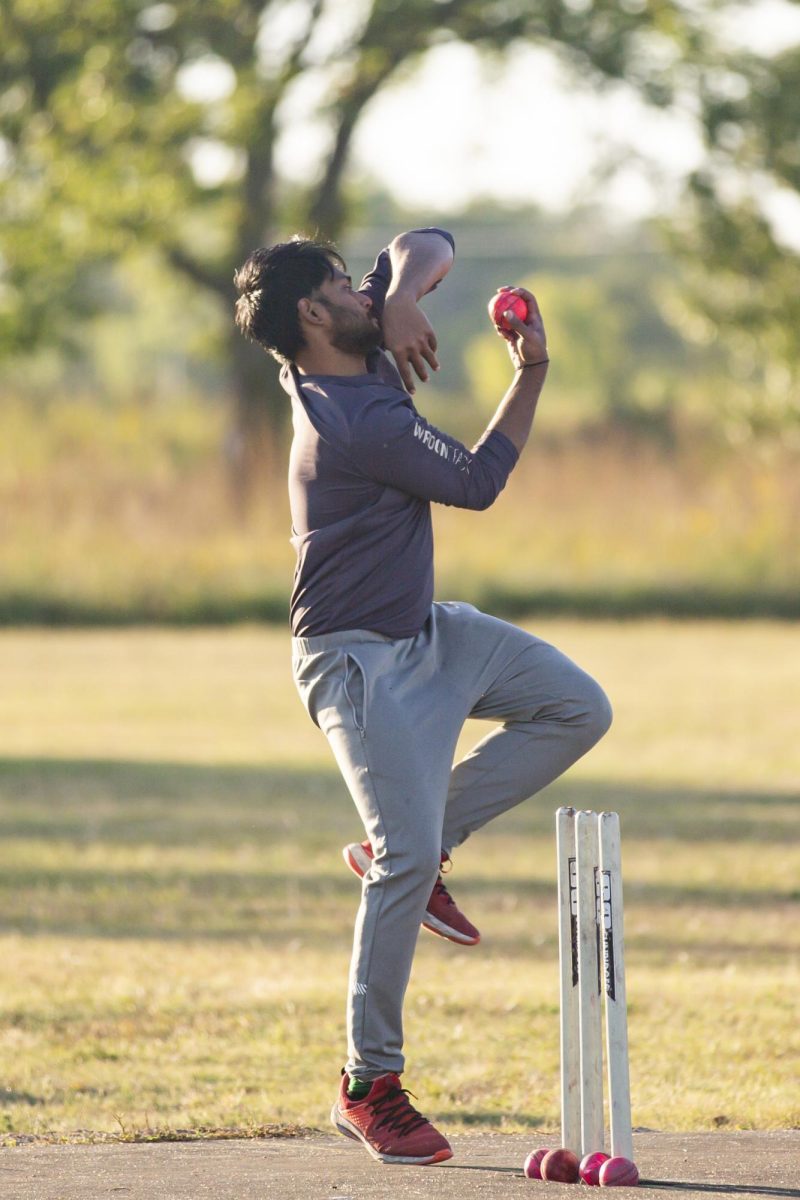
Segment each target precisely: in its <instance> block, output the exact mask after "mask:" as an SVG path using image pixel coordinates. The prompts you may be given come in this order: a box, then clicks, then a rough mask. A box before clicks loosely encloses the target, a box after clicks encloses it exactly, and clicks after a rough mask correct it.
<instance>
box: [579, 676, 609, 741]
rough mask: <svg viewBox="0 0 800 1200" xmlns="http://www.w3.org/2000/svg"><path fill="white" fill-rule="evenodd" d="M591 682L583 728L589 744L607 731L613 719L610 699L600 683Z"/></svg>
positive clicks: (598, 739)
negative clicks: (589, 740)
mask: <svg viewBox="0 0 800 1200" xmlns="http://www.w3.org/2000/svg"><path fill="white" fill-rule="evenodd" d="M591 683H592V686H591V689H590V690H589V693H588V695H587V707H586V721H585V729H586V732H587V734H588V735H589V736H590V737H591V743H590V744H591V745H594V744H595V742H599V741H600V739H601V737H604V736H605V734H607V733H608V731H609V729H610V728H611V722H612V721H613V719H614V712H613V709H612V708H611V701H610V700H609V698H608V696H607V695H606V694H605V692H604V691H603V689H602V688H601V687H600V684H599V683H595V681H594V680H592V681H591Z"/></svg>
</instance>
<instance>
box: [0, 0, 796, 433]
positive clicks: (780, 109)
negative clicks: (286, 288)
mask: <svg viewBox="0 0 800 1200" xmlns="http://www.w3.org/2000/svg"><path fill="white" fill-rule="evenodd" d="M732 6H734V5H733V4H732V2H731V4H728V3H727V0H707V2H706V3H702V2H701V3H697V4H692V5H687V4H685V3H683V2H682V0H652V2H650V3H644V2H643V0H623V2H622V3H620V2H619V0H595V2H594V3H585V2H583V0H581V2H579V0H545V2H544V3H541V4H535V5H532V4H531V3H530V0H352V3H346V2H345V0H193V2H192V3H189V2H188V0H172V2H170V0H159V2H157V3H151V2H149V0H70V2H69V3H67V0H7V3H6V4H4V6H3V8H2V10H0V42H1V43H2V45H3V56H2V66H0V119H1V120H2V126H1V127H2V141H0V226H2V230H3V232H2V233H1V234H0V339H1V340H2V344H3V345H5V346H6V347H13V348H15V349H17V350H18V349H20V348H22V349H26V348H32V347H34V346H35V345H37V344H39V343H40V342H42V341H43V340H47V339H53V338H56V337H65V336H67V335H68V333H69V330H70V328H71V327H72V326H73V325H74V322H75V321H76V320H77V319H80V318H82V317H83V316H85V315H87V314H89V313H91V312H94V311H97V310H98V308H102V307H103V306H104V305H106V304H107V303H108V302H109V298H108V296H107V295H105V294H104V290H103V286H102V285H103V279H104V276H103V274H102V273H99V272H98V271H97V270H95V268H97V267H98V266H101V265H102V264H105V263H108V262H109V261H114V260H116V259H118V258H120V257H122V256H124V255H125V254H126V252H127V251H129V250H130V249H131V248H133V247H136V246H140V245H148V246H152V247H154V248H156V249H157V251H158V253H159V254H160V255H161V256H162V258H163V260H164V261H165V262H167V263H168V264H170V265H171V267H172V268H174V270H175V271H176V272H179V273H180V274H181V275H182V276H183V277H185V278H186V279H187V280H188V281H190V283H191V284H192V286H193V287H195V288H197V289H202V290H203V291H206V292H208V293H209V294H211V295H212V296H214V297H215V298H216V299H217V300H218V302H219V303H221V304H223V305H225V306H226V307H228V306H229V305H230V303H231V301H232V283H231V276H232V271H233V267H234V266H235V265H236V264H237V263H238V262H240V261H241V260H242V259H243V258H244V257H245V256H246V254H247V253H248V252H249V251H250V250H251V249H252V248H253V247H254V246H256V245H258V244H260V243H262V242H263V241H265V240H269V239H271V238H274V237H275V236H277V235H279V234H280V232H281V229H282V228H285V227H286V225H287V224H289V225H290V227H291V228H297V227H302V226H305V227H306V228H308V229H310V230H315V231H318V232H319V233H321V234H322V235H324V236H329V237H335V236H337V235H338V234H339V233H340V232H341V229H342V226H343V223H344V220H345V216H346V210H345V189H344V188H343V181H344V179H345V171H346V166H347V162H348V153H349V150H350V146H351V142H352V138H353V133H354V131H355V128H356V126H357V123H358V120H359V118H360V116H361V115H362V113H363V112H364V110H365V108H366V107H367V105H368V104H369V102H370V100H371V99H372V98H373V97H374V96H375V95H376V93H377V92H378V91H379V90H380V89H381V88H383V87H385V86H386V85H387V84H389V83H390V82H391V80H392V78H393V76H394V74H395V72H396V71H397V70H398V68H399V67H400V66H401V65H402V64H405V63H410V62H413V61H414V60H415V59H416V58H418V57H419V56H421V55H422V54H424V53H425V52H426V51H427V50H429V49H430V48H431V47H433V46H436V45H439V44H441V42H442V41H443V40H447V39H451V40H452V39H455V40H459V41H462V42H466V43H470V44H473V45H475V46H477V47H479V48H481V49H483V50H485V51H487V52H495V53H500V52H502V51H503V50H504V49H506V48H507V47H509V46H510V45H512V44H515V43H518V42H519V41H520V40H522V39H525V40H527V41H528V42H531V43H535V44H538V45H542V46H546V47H550V48H551V49H552V50H553V52H554V53H556V54H558V55H559V56H560V57H561V58H562V59H563V60H564V61H565V62H566V63H567V64H568V65H569V66H570V68H571V69H572V70H573V71H574V72H575V74H576V76H579V77H581V78H582V79H584V80H586V79H587V78H589V79H590V80H593V81H595V82H596V83H597V86H603V84H604V82H606V81H609V80H626V81H628V82H629V83H630V84H631V85H632V86H633V87H635V88H636V89H637V90H638V91H639V92H640V93H641V94H642V95H643V96H645V97H646V98H647V99H648V100H649V101H650V102H652V103H654V104H657V105H660V106H667V105H669V104H670V103H671V102H672V100H673V98H674V95H675V93H676V90H677V89H684V90H685V89H686V87H687V86H690V85H691V86H695V85H696V86H697V87H698V88H699V89H700V93H701V98H702V100H703V104H704V109H703V111H704V113H705V114H706V128H707V130H708V136H709V140H710V143H713V144H714V145H715V146H721V145H722V141H723V138H722V135H721V130H722V128H723V126H724V125H725V121H723V120H722V114H721V112H720V111H718V109H715V108H714V106H713V104H712V103H711V100H710V99H709V96H710V93H709V91H708V88H707V87H706V84H707V81H708V79H710V78H712V74H711V72H712V68H713V69H715V70H717V69H719V63H718V58H719V51H718V50H717V49H715V47H714V45H713V43H712V42H711V41H710V39H709V36H708V34H707V29H708V28H709V17H710V14H711V13H712V12H715V11H717V10H719V9H720V8H723V9H724V8H726V7H732ZM746 65H747V71H746V78H747V79H748V80H749V81H755V80H757V79H759V78H761V79H762V82H763V79H764V78H765V76H764V75H763V72H764V71H766V67H764V68H763V70H762V76H759V75H758V70H759V69H761V68H759V67H758V63H757V61H756V60H755V59H752V60H750V61H749V62H748V63H747V64H746ZM781 69H782V70H783V71H784V73H785V74H787V75H788V76H791V72H792V70H793V67H792V64H791V62H790V61H789V59H787V60H786V62H785V64H784V65H783V66H782V68H781ZM301 78H302V79H313V81H314V82H315V88H316V91H317V94H318V95H319V96H320V97H321V99H320V102H319V116H320V119H321V120H322V121H324V124H325V128H326V129H327V149H326V151H325V154H324V155H323V159H322V161H321V163H320V164H318V168H317V169H316V170H315V171H313V172H312V173H313V177H312V178H309V180H308V186H307V187H306V188H305V189H303V190H302V192H301V193H300V194H298V192H297V189H291V188H288V187H287V186H286V183H285V181H284V180H282V179H281V177H280V174H279V171H278V169H277V166H276V146H277V144H278V142H279V139H280V138H281V137H282V136H290V135H291V130H290V129H289V128H288V125H287V123H288V122H289V121H290V119H291V118H290V114H291V104H290V101H291V98H292V96H293V94H294V92H293V89H295V87H296V85H297V84H298V82H299V81H300V80H301ZM687 80H688V81H689V83H687ZM704 88H705V90H703V89H704ZM795 94H796V93H795ZM770 97H772V99H770ZM794 102H795V103H797V101H796V99H795V101H794ZM728 118H730V120H729V122H728V123H730V121H733V122H734V124H735V123H736V122H738V127H739V128H741V129H742V130H744V132H745V136H746V137H747V138H748V139H751V140H752V141H753V143H754V145H755V146H756V149H754V150H753V151H752V155H751V157H752V158H753V161H758V162H759V163H760V168H761V169H763V170H765V171H768V172H772V173H774V174H775V175H776V176H779V177H780V178H782V179H783V180H784V181H785V182H786V183H787V185H789V186H792V187H796V186H797V175H796V172H797V165H796V160H795V159H793V158H792V154H791V153H788V152H787V150H786V142H787V138H789V136H790V133H791V129H792V114H791V112H790V111H789V109H788V108H787V102H786V101H785V99H784V100H781V102H780V104H778V103H777V102H776V101H775V98H774V89H773V91H770V90H769V89H768V88H766V87H765V86H763V87H761V88H760V90H759V89H757V88H756V87H755V83H753V86H752V87H751V88H750V91H749V92H748V94H747V96H746V97H744V98H743V99H742V100H741V104H740V107H739V108H737V109H736V110H735V111H734V112H733V113H732V114H730V113H729V114H728V115H727V118H726V119H728ZM794 128H795V129H796V126H794ZM767 130H768V132H767ZM423 135H424V134H423V132H421V134H420V136H423ZM521 136H523V137H527V136H528V135H527V134H526V133H523V134H522V135H521ZM697 194H698V195H701V193H700V192H698V193H697ZM706 194H707V195H708V196H711V195H712V191H709V192H707V193H706ZM713 197H714V203H715V206H716V209H717V210H719V211H725V212H727V211H728V210H726V209H725V208H724V205H722V203H721V200H720V195H719V190H714V191H713ZM732 219H733V218H732ZM696 228H697V229H698V231H699V233H698V237H700V238H701V239H703V238H708V237H709V236H710V235H709V233H708V230H707V229H704V227H703V225H702V222H700V223H698V224H696ZM226 353H227V361H228V363H229V370H230V378H231V385H232V392H233V393H234V394H235V396H236V397H237V399H238V412H239V423H240V427H241V429H242V430H243V432H244V433H245V435H248V434H251V433H252V432H253V431H254V430H255V429H257V428H258V427H259V425H261V424H263V420H264V417H265V416H266V417H267V418H268V420H269V422H270V423H271V424H272V425H273V426H274V425H276V424H277V423H278V422H279V421H280V419H281V414H282V413H283V412H284V409H285V406H284V404H283V401H282V398H281V399H278V398H277V397H276V396H272V397H271V396H270V394H269V390H268V388H267V387H266V386H265V372H264V370H263V361H262V358H261V355H260V352H258V351H255V350H254V349H253V348H252V347H248V346H247V345H246V344H245V343H244V341H243V340H242V339H241V338H240V337H239V335H238V333H236V332H235V330H233V327H232V324H231V325H230V335H229V340H228V343H227V350H226ZM252 441H253V439H251V438H250V437H248V436H245V437H244V438H243V439H242V444H243V445H249V444H251V442H252Z"/></svg>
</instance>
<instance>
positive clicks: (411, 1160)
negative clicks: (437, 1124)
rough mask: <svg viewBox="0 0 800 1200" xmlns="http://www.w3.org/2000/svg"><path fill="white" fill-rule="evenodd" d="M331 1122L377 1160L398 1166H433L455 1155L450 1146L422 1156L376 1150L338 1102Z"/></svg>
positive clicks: (333, 1110)
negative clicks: (351, 1121) (347, 1116)
mask: <svg viewBox="0 0 800 1200" xmlns="http://www.w3.org/2000/svg"><path fill="white" fill-rule="evenodd" d="M331 1123H332V1124H333V1126H334V1127H335V1128H336V1129H337V1130H338V1131H339V1133H341V1134H343V1136H344V1137H346V1138H350V1139H351V1141H354V1142H360V1143H361V1145H362V1146H363V1147H364V1149H365V1150H366V1151H367V1153H368V1154H370V1155H371V1156H372V1158H374V1159H376V1160H377V1162H382V1163H389V1164H391V1163H395V1164H396V1165H398V1166H409V1167H432V1166H434V1164H435V1163H440V1162H447V1160H448V1158H452V1157H453V1151H452V1150H451V1149H450V1147H449V1146H448V1147H447V1149H442V1150H437V1151H436V1152H435V1153H434V1154H425V1155H422V1156H413V1155H404V1154H384V1153H383V1151H382V1150H376V1149H375V1147H374V1146H371V1145H370V1144H369V1142H368V1141H367V1139H366V1138H365V1137H364V1135H363V1134H362V1133H360V1132H359V1130H358V1129H356V1128H355V1126H353V1125H351V1124H350V1123H349V1122H348V1120H347V1118H346V1117H345V1116H344V1115H343V1113H342V1110H341V1109H340V1108H339V1105H338V1104H334V1106H333V1108H332V1109H331Z"/></svg>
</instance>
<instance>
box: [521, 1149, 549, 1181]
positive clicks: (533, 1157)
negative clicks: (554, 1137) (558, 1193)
mask: <svg viewBox="0 0 800 1200" xmlns="http://www.w3.org/2000/svg"><path fill="white" fill-rule="evenodd" d="M549 1153H550V1151H549V1150H547V1149H545V1150H531V1152H530V1154H529V1155H528V1157H527V1158H526V1159H525V1165H524V1167H523V1168H522V1169H523V1171H524V1172H525V1176H526V1178H527V1179H541V1178H542V1159H543V1158H544V1156H545V1154H549Z"/></svg>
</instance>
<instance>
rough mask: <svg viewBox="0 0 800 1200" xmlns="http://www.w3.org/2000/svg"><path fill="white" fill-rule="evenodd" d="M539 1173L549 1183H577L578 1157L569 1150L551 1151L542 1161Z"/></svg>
mask: <svg viewBox="0 0 800 1200" xmlns="http://www.w3.org/2000/svg"><path fill="white" fill-rule="evenodd" d="M541 1171H542V1179H547V1180H549V1181H550V1183H577V1182H578V1156H577V1154H573V1153H572V1151H571V1150H551V1151H550V1153H549V1154H545V1156H544V1158H543V1159H542V1166H541Z"/></svg>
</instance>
